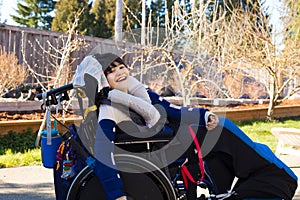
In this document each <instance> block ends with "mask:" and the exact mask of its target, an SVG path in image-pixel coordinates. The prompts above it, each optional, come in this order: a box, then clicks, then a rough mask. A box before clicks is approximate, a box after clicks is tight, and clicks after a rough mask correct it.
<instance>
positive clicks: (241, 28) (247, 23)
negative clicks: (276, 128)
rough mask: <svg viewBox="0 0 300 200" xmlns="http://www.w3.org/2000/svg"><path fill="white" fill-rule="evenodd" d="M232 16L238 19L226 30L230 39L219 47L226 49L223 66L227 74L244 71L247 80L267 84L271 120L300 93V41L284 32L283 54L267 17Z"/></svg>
mask: <svg viewBox="0 0 300 200" xmlns="http://www.w3.org/2000/svg"><path fill="white" fill-rule="evenodd" d="M233 12H234V13H235V15H232V17H231V19H230V21H228V24H227V26H224V27H226V28H227V30H224V34H225V35H227V37H226V40H225V42H224V43H223V45H222V46H220V47H222V48H223V49H222V52H223V56H222V57H221V58H222V62H223V63H224V64H225V66H226V68H225V70H227V71H229V70H231V71H232V70H233V71H237V70H240V69H242V70H243V72H244V73H245V74H246V75H247V76H249V75H251V76H252V77H255V78H256V79H259V80H260V81H261V82H263V83H264V84H265V86H266V88H267V90H268V94H269V98H270V103H269V107H268V112H267V118H268V119H271V118H272V114H273V111H274V108H275V106H276V105H278V104H280V103H281V102H282V101H284V100H285V99H287V98H288V97H290V96H291V95H292V94H294V93H295V92H297V91H299V89H300V85H299V82H298V83H297V82H296V81H297V80H298V76H299V73H300V68H299V56H300V49H299V47H300V45H299V41H297V39H296V38H295V39H293V38H291V37H290V32H281V33H280V34H282V35H283V36H284V38H286V40H285V41H286V46H285V48H284V49H283V50H282V51H281V50H280V48H279V46H278V45H279V44H278V43H275V42H274V40H273V38H274V34H279V33H276V32H272V31H271V30H270V26H269V25H268V24H269V23H268V18H267V17H266V16H265V15H263V14H262V13H261V14H257V15H253V13H250V12H247V11H244V12H239V11H238V10H235V11H233ZM290 20H291V19H290ZM283 30H287V29H283ZM298 31H299V30H296V32H298ZM285 91H286V92H285Z"/></svg>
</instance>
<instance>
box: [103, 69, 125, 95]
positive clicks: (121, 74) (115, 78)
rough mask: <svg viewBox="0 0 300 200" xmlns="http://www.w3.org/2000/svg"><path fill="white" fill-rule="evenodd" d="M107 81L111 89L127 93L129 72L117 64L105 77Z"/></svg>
mask: <svg viewBox="0 0 300 200" xmlns="http://www.w3.org/2000/svg"><path fill="white" fill-rule="evenodd" d="M106 78H107V81H108V83H109V85H110V87H111V88H112V89H117V90H121V91H123V92H127V89H128V84H129V70H128V68H127V67H126V66H125V65H123V64H118V65H117V66H116V67H113V68H111V70H110V71H109V72H107V75H106Z"/></svg>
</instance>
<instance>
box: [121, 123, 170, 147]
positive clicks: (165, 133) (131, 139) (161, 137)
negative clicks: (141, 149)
mask: <svg viewBox="0 0 300 200" xmlns="http://www.w3.org/2000/svg"><path fill="white" fill-rule="evenodd" d="M134 135H135V134H132V135H129V134H126V133H124V132H123V133H117V134H116V138H115V143H116V144H118V143H146V142H162V141H164V142H166V141H170V140H171V139H173V137H174V131H173V129H171V128H170V127H168V126H164V127H163V129H162V130H161V131H160V132H158V133H156V134H155V135H153V136H151V137H148V138H144V137H143V138H139V137H135V136H134Z"/></svg>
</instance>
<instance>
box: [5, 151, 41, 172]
mask: <svg viewBox="0 0 300 200" xmlns="http://www.w3.org/2000/svg"><path fill="white" fill-rule="evenodd" d="M30 165H42V159H41V149H40V148H36V149H30V150H28V151H25V152H23V153H21V152H15V153H14V152H13V151H12V150H11V149H8V150H6V152H5V153H4V154H3V155H0V168H8V167H19V166H30Z"/></svg>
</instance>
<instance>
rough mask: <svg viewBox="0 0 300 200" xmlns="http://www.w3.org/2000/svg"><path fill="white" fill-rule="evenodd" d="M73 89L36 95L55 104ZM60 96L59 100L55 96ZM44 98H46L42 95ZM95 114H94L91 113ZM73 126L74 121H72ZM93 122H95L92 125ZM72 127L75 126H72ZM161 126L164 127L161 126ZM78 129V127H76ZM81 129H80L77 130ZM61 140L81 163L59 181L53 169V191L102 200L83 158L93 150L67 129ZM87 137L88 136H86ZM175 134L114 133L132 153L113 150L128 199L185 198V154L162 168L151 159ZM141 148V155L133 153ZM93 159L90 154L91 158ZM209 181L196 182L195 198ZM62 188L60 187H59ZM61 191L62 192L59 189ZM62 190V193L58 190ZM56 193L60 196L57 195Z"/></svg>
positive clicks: (72, 199) (71, 198) (68, 199)
mask: <svg viewBox="0 0 300 200" xmlns="http://www.w3.org/2000/svg"><path fill="white" fill-rule="evenodd" d="M70 89H73V86H72V84H68V85H64V86H62V87H60V88H54V89H52V90H50V91H47V92H46V93H44V94H39V95H38V96H37V98H38V99H40V100H41V99H43V100H44V103H45V104H46V105H44V106H51V105H57V104H58V102H61V101H64V100H69V96H68V93H67V91H68V90H70ZM58 97H59V100H57V98H58ZM45 98H46V99H45ZM94 117H95V116H94ZM73 126H74V127H75V125H73ZM94 126H95V125H94ZM75 129H77V128H76V127H75ZM163 130H164V129H163ZM76 131H77V130H76ZM79 133H80V130H79ZM61 137H62V140H63V141H69V142H70V144H71V146H72V148H74V149H75V150H76V152H77V153H78V154H79V158H80V159H79V160H80V162H79V163H81V164H80V165H81V166H80V167H78V169H77V171H78V172H77V173H76V175H75V176H74V177H72V178H71V179H69V180H66V181H64V182H63V183H59V185H57V180H60V174H56V171H55V169H54V182H55V193H56V197H57V199H58V200H62V199H63V200H86V199H89V200H104V199H106V197H105V192H104V189H103V187H102V185H101V183H100V181H99V180H98V178H97V177H96V175H95V174H94V172H93V167H91V166H90V165H89V164H87V163H86V162H85V161H86V159H87V158H92V154H90V153H89V151H88V150H86V149H85V145H82V141H81V139H80V138H76V139H75V138H74V137H72V135H71V133H70V132H69V131H67V132H65V133H64V134H63V135H61ZM88 137H89V136H88ZM173 138H174V133H173V132H170V131H161V132H159V133H157V134H155V135H153V136H152V137H150V138H146V139H145V138H136V137H132V136H130V135H127V134H116V140H115V144H116V146H117V147H118V148H119V149H126V150H127V151H130V152H133V154H128V153H122V151H121V152H115V153H114V158H115V162H116V166H117V168H118V170H119V174H120V176H121V178H122V181H123V184H124V192H125V193H126V196H127V197H128V199H129V200H142V199H143V200H146V199H151V200H153V199H155V200H179V199H183V200H185V199H187V197H186V196H187V195H186V193H187V190H186V189H185V185H184V181H183V177H182V176H181V173H180V169H181V166H182V165H183V163H184V162H185V157H184V156H183V157H181V158H178V159H177V160H174V162H172V163H170V164H166V165H165V166H164V167H163V168H161V167H158V165H157V164H156V163H157V162H160V163H161V162H165V161H164V160H163V159H161V158H163V155H162V157H161V158H157V157H156V158H155V159H154V160H155V162H153V159H152V152H151V151H152V149H153V148H159V147H161V146H162V145H166V144H168V143H169V142H170V141H171V140H172V139H173ZM136 152H143V155H144V156H138V155H135V154H134V153H136ZM92 159H93V158H92ZM210 185H211V183H210V182H209V181H207V180H204V181H203V182H202V183H200V184H199V185H198V186H199V187H200V190H204V191H205V195H204V194H202V195H198V196H199V198H198V199H206V198H208V195H209V193H211V191H210V189H211V188H212V187H209V186H210ZM61 188H63V190H60V189H61ZM61 191H63V192H61ZM61 193H63V194H61ZM58 196H59V197H58Z"/></svg>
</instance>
